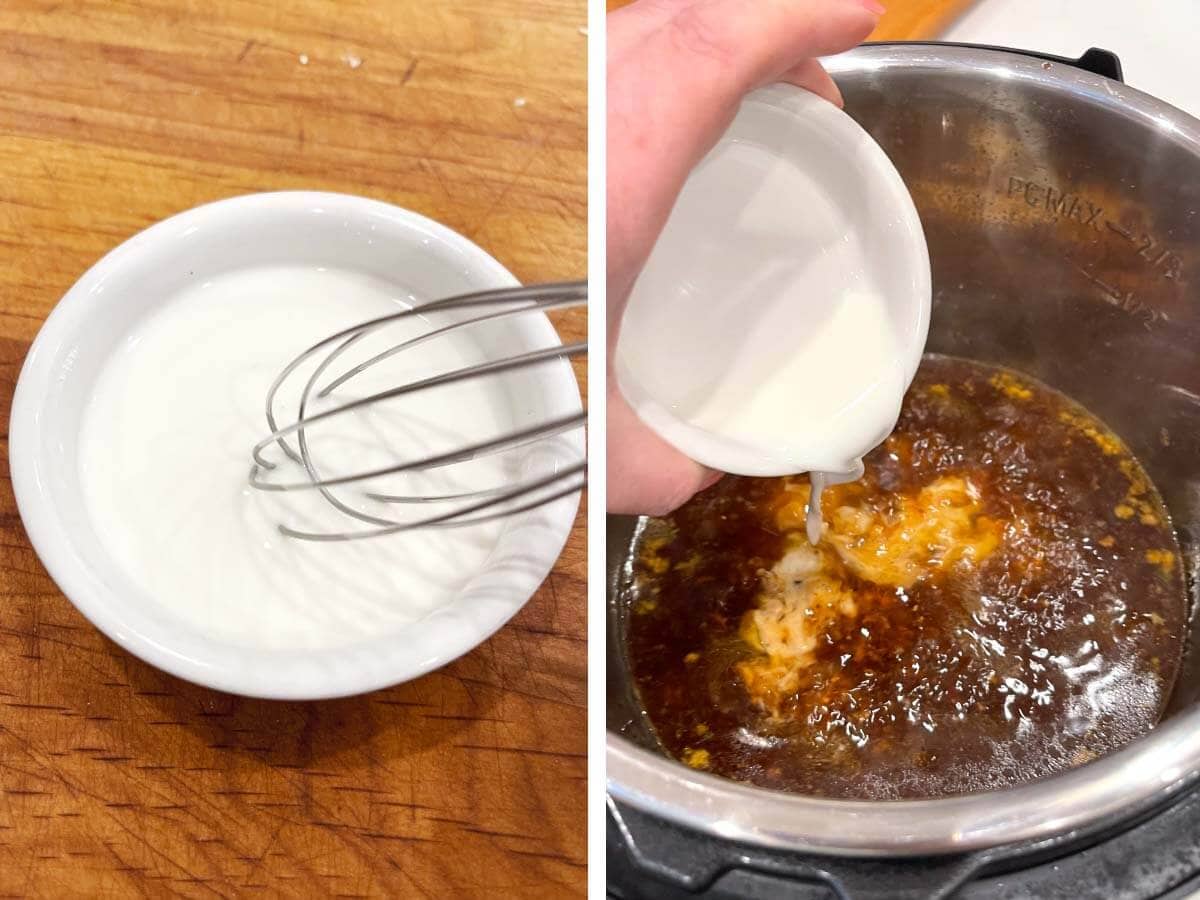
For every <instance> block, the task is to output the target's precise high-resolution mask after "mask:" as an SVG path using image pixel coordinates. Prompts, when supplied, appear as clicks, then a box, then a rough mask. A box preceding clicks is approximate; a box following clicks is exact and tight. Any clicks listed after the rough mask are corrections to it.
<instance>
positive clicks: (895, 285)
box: [614, 84, 932, 475]
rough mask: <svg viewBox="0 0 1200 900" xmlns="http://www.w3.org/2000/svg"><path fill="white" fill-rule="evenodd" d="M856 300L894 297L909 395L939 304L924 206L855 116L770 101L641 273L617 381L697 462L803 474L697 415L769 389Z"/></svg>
mask: <svg viewBox="0 0 1200 900" xmlns="http://www.w3.org/2000/svg"><path fill="white" fill-rule="evenodd" d="M850 239H852V240H853V242H851V240H850ZM847 292H860V293H868V294H872V295H877V296H879V297H881V298H882V299H883V305H884V307H885V312H886V321H887V322H888V324H889V325H890V327H891V332H892V333H893V334H894V335H895V337H896V344H897V346H898V347H899V348H900V351H901V356H902V359H901V360H900V362H901V363H902V367H903V372H904V373H906V376H907V377H906V379H905V381H904V386H907V384H908V383H909V382H910V381H911V380H912V377H913V375H914V374H916V371H917V366H918V365H919V364H920V361H921V354H922V352H923V350H924V346H925V337H926V333H927V331H928V327H929V311H930V301H931V294H932V291H931V277H930V269H929V252H928V249H927V248H926V244H925V235H924V231H923V230H922V227H921V221H920V218H919V217H918V215H917V210H916V207H915V205H914V204H913V200H912V197H911V195H910V194H909V191H908V189H907V188H906V187H905V185H904V181H903V180H902V179H901V177H900V174H899V172H897V171H896V167H895V166H894V165H892V162H891V160H889V159H888V157H887V155H886V154H885V153H884V151H883V149H882V148H881V147H880V146H879V144H877V143H876V142H875V140H874V139H873V138H872V137H871V136H870V135H869V134H868V133H867V132H866V131H865V130H864V129H863V128H862V126H860V125H859V124H858V123H857V122H855V121H854V120H853V119H852V118H851V117H850V116H848V115H847V114H846V113H844V112H843V111H842V110H840V109H838V108H837V107H836V106H834V105H833V104H832V103H829V102H827V101H825V100H822V99H821V98H819V97H817V96H816V95H815V94H812V93H809V92H808V91H805V90H801V89H800V88H797V87H794V86H792V85H786V84H777V85H772V86H770V87H766V88H762V89H760V90H758V91H755V92H753V93H751V94H750V95H748V96H747V97H746V98H745V100H744V101H743V102H742V105H741V108H740V109H739V111H738V114H737V116H736V118H735V119H734V121H733V123H732V124H731V125H730V127H729V129H728V130H727V131H726V132H725V134H724V135H723V136H722V138H721V140H720V141H719V142H718V143H717V146H716V147H714V148H713V150H712V151H711V152H710V153H709V154H708V155H707V156H706V157H705V158H704V159H703V160H702V161H701V162H700V164H699V165H698V166H697V167H696V169H695V170H694V171H693V172H692V174H691V176H690V177H689V179H688V181H687V183H686V184H685V186H684V188H683V190H682V191H681V192H680V195H679V198H678V200H677V202H676V204H675V207H674V209H673V210H672V213H671V216H670V218H669V219H668V221H667V224H666V226H665V227H664V229H663V231H662V234H661V235H660V236H659V238H658V241H657V242H656V244H655V246H654V250H653V252H652V253H651V255H650V258H649V259H648V260H647V262H646V265H645V267H644V268H643V270H642V272H641V274H640V275H639V276H638V280H637V283H636V284H635V285H634V288H633V291H632V294H631V295H630V298H629V304H628V306H627V307H626V310H625V313H624V316H623V318H622V323H621V333H620V338H619V341H618V345H617V351H616V357H615V366H614V369H615V374H616V377H617V379H618V383H619V384H620V386H621V389H622V392H623V393H624V395H625V398H626V399H627V400H628V401H629V403H630V405H631V406H632V407H633V409H634V411H635V412H637V414H638V416H639V417H640V418H641V419H642V420H643V421H644V422H645V423H646V424H647V425H649V426H650V427H651V428H652V429H654V431H655V432H657V433H658V434H659V435H660V436H661V437H662V438H663V439H664V440H666V441H667V442H668V443H670V444H672V445H674V446H675V447H676V448H677V449H678V450H680V451H682V452H683V453H685V454H687V455H688V456H690V457H691V458H692V459H695V460H698V461H699V462H701V463H703V464H705V465H707V466H710V467H712V468H714V469H719V470H721V471H725V472H734V473H737V474H740V475H788V474H793V473H795V472H796V468H795V465H796V461H795V460H794V459H792V458H791V457H790V455H789V454H788V453H786V452H780V448H779V447H777V446H774V445H773V443H772V442H771V440H770V439H769V438H766V437H765V436H764V441H763V443H762V444H761V445H757V446H755V445H751V443H750V442H749V440H747V439H746V438H744V437H743V438H742V439H734V438H732V437H730V436H728V435H725V434H722V433H720V432H718V431H716V430H709V429H706V428H705V427H703V426H701V425H699V424H698V423H697V422H695V421H693V419H692V416H690V415H689V410H690V409H694V408H695V407H697V405H698V404H702V403H703V402H704V400H703V398H707V397H710V396H713V395H715V394H717V393H718V392H723V393H724V394H726V395H729V394H731V393H733V394H737V395H740V396H747V395H749V394H750V393H752V392H754V391H756V389H758V388H760V387H761V385H762V384H763V383H764V378H769V377H770V375H769V374H768V373H773V372H776V371H780V370H782V369H784V368H785V367H786V366H787V365H788V361H789V360H790V359H791V358H793V357H794V356H795V353H796V347H797V346H798V345H800V344H802V343H803V341H804V340H805V339H806V337H807V336H808V335H809V334H811V328H810V327H809V326H811V324H812V323H813V322H815V321H819V320H820V319H821V318H822V317H824V316H826V315H828V310H829V309H831V308H832V306H833V304H834V303H835V302H837V301H838V300H840V298H841V297H842V296H843V295H844V294H845V293H847ZM829 377H830V378H837V372H836V371H831V372H829ZM811 389H812V390H820V385H819V384H814V385H811ZM797 400H798V401H800V400H802V398H797ZM781 413H785V411H783V410H781ZM888 430H890V427H889V429H888ZM886 434H887V432H886V431H885V432H884V433H883V434H880V435H879V436H878V439H879V440H882V439H883V438H884V437H886ZM811 439H812V440H814V441H816V442H818V443H819V442H820V441H821V438H820V436H817V435H814V436H811ZM866 449H870V448H866Z"/></svg>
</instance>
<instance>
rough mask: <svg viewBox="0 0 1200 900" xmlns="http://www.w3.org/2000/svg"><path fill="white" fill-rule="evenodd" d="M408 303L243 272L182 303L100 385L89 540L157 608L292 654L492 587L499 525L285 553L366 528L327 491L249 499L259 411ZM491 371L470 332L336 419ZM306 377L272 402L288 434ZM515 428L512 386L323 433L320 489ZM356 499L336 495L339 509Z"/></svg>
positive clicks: (377, 375)
mask: <svg viewBox="0 0 1200 900" xmlns="http://www.w3.org/2000/svg"><path fill="white" fill-rule="evenodd" d="M413 299H414V298H412V297H410V296H407V295H406V294H405V292H404V291H403V290H402V289H400V288H398V287H397V286H396V285H394V284H392V283H390V282H388V281H385V280H382V279H379V278H375V277H372V276H369V275H366V274H363V273H359V272H352V271H348V270H337V269H333V268H323V267H322V268H317V267H308V266H298V265H288V266H269V267H260V268H245V269H236V270H233V271H231V272H226V273H224V274H221V275H218V276H215V277H213V278H212V279H211V280H209V281H205V282H203V283H200V284H197V285H195V286H193V287H189V288H186V289H184V290H183V291H181V292H180V293H178V294H177V295H175V296H173V297H170V298H167V299H166V300H164V302H163V303H162V305H161V307H160V308H159V309H156V310H155V311H153V312H152V313H151V314H150V315H149V316H147V317H145V318H144V319H143V320H142V321H140V322H139V323H137V324H136V326H135V327H134V329H133V330H132V331H131V332H130V333H129V334H128V336H127V337H126V338H125V339H124V341H123V342H121V343H120V344H119V345H118V346H117V348H116V350H115V351H114V352H113V354H112V356H111V358H110V359H109V360H108V362H107V363H106V364H105V365H104V367H103V369H102V371H101V374H100V377H99V379H98V381H97V383H96V385H95V389H94V394H93V397H92V399H91V402H90V404H89V406H88V408H87V410H86V412H85V414H84V417H83V421H82V429H81V435H80V447H81V452H80V454H79V460H80V469H81V472H80V483H81V485H82V488H83V492H84V497H85V500H86V506H87V510H88V514H89V516H90V517H91V519H92V522H93V526H94V529H95V531H96V532H97V533H98V534H99V535H100V537H101V541H102V543H103V544H104V546H105V549H106V550H107V552H109V553H110V554H111V555H112V556H113V558H114V560H115V561H116V562H117V563H118V564H119V565H120V566H121V567H122V568H123V569H125V570H126V571H127V572H128V574H129V576H130V578H131V579H132V580H133V581H134V582H135V583H136V584H137V585H138V586H139V587H140V588H141V589H142V590H143V591H144V592H145V594H146V596H148V597H151V598H153V599H154V601H155V602H156V603H158V604H161V606H162V607H164V608H165V610H167V611H168V612H169V613H170V614H171V615H172V616H174V617H177V618H178V619H180V620H182V621H183V623H185V624H186V626H187V627H189V628H190V629H194V630H195V631H196V632H197V633H199V634H202V635H207V636H209V637H211V638H212V639H214V640H217V641H221V642H223V643H226V644H231V645H235V646H242V647H245V648H247V649H251V648H254V649H290V650H304V649H318V648H336V647H340V646H348V645H352V644H354V643H355V642H358V641H362V640H367V639H374V638H378V637H379V636H381V635H386V634H388V633H391V632H396V631H398V630H399V629H401V628H402V627H403V626H405V625H406V624H408V623H411V622H413V621H414V620H417V619H419V618H421V617H422V616H424V615H425V614H427V613H428V612H429V611H431V610H433V609H436V608H439V607H442V606H444V605H446V604H448V603H450V602H452V601H453V600H454V599H455V598H456V597H457V596H458V594H459V592H460V591H461V590H462V588H463V587H464V586H465V585H466V584H467V583H468V582H469V580H470V579H471V578H472V577H473V576H474V575H475V574H476V573H477V572H479V571H480V570H481V569H482V568H483V567H484V565H485V563H486V561H487V559H488V557H489V554H490V553H491V552H492V550H493V548H494V547H495V546H496V543H497V540H498V538H499V535H500V533H501V531H502V529H503V528H504V525H503V524H502V523H487V524H483V525H475V526H471V527H469V528H454V529H442V530H436V531H428V530H425V531H419V532H413V533H406V534H401V535H394V536H389V537H384V538H373V539H368V540H356V541H350V542H340V543H316V542H309V541H300V540H296V539H294V538H289V537H285V536H283V535H281V534H280V533H279V531H278V527H277V526H278V524H280V523H287V524H289V525H292V526H293V527H298V528H302V529H311V530H321V531H344V530H364V529H369V527H370V526H369V525H366V524H364V523H361V522H358V521H356V520H354V519H352V518H350V517H347V516H345V515H343V514H341V513H339V512H337V511H336V510H335V509H333V507H331V506H330V505H329V504H328V503H327V502H326V501H325V500H324V499H323V498H322V497H321V496H320V495H319V494H318V493H317V492H316V491H304V492H296V491H291V492H287V493H272V492H263V491H259V490H255V489H253V488H251V487H250V486H249V484H248V474H249V470H250V464H251V456H250V451H251V448H252V447H253V446H254V444H255V443H256V442H258V441H259V440H261V439H262V438H264V437H265V436H266V435H267V434H268V433H269V429H268V428H267V425H266V418H265V414H264V406H265V398H266V395H267V391H268V389H269V387H270V385H271V383H272V381H273V380H274V379H275V377H276V376H277V375H278V374H279V372H280V370H281V369H282V368H283V367H284V366H285V365H286V364H287V363H288V362H289V361H290V360H291V359H292V358H294V357H295V356H296V355H297V354H298V353H299V352H301V351H302V350H304V349H306V348H307V347H309V346H311V345H312V344H314V343H315V342H317V341H318V340H321V339H322V338H325V337H326V336H328V335H330V334H333V333H334V332H337V331H339V330H341V329H343V328H347V327H350V326H353V325H356V324H358V323H360V322H363V321H366V320H368V319H373V318H376V317H379V316H382V315H386V314H388V313H391V312H395V311H398V310H399V309H402V308H405V307H406V306H408V305H411V302H412V300H413ZM422 299H427V298H422ZM429 327H430V326H429V324H428V323H426V322H424V321H422V320H421V319H410V320H407V321H406V322H405V323H404V324H403V325H400V326H393V327H391V328H389V329H387V330H385V332H384V333H382V334H380V335H378V336H372V337H371V338H369V339H368V340H366V341H364V342H362V344H361V347H356V348H355V350H354V353H353V354H352V356H351V357H349V358H352V359H353V360H354V361H358V360H362V359H365V358H367V356H369V355H370V354H372V353H373V352H376V351H378V350H379V349H381V348H382V347H384V346H387V345H388V344H391V343H395V342H396V341H398V340H400V339H402V338H403V337H405V336H411V335H412V334H415V333H417V332H425V331H427V330H429ZM484 356H485V351H484V349H483V348H482V347H481V346H480V345H479V344H478V343H477V342H476V341H475V340H474V339H473V338H472V337H471V335H470V333H469V332H468V333H467V334H465V335H464V334H462V333H457V334H456V336H455V337H452V338H447V339H438V340H436V341H431V342H429V343H427V344H423V345H420V346H418V347H415V348H412V349H410V350H406V351H405V352H403V353H401V354H398V355H397V356H396V357H393V358H392V359H391V360H389V361H387V362H386V363H384V364H381V365H379V366H376V367H373V368H372V369H370V370H368V371H366V372H365V373H363V375H362V376H360V377H359V378H356V379H355V380H354V381H352V382H349V383H347V384H346V385H345V386H344V388H343V389H340V390H339V392H338V393H337V395H335V397H334V398H333V399H334V400H338V399H340V400H341V401H345V400H347V399H354V398H356V397H361V396H365V395H367V394H369V393H373V392H376V391H380V390H385V389H387V388H390V387H394V386H396V385H398V384H402V383H406V382H410V381H414V380H416V379H417V378H420V377H425V376H427V375H429V374H431V373H434V372H440V371H446V370H449V369H452V368H457V367H459V366H463V365H470V364H471V363H474V362H479V361H481V360H482V359H483V358H484ZM347 367H348V366H347ZM342 370H344V369H341V368H339V371H342ZM302 371H303V373H304V377H303V378H299V379H294V380H293V381H291V382H289V386H290V387H291V388H292V389H291V390H290V391H287V392H285V394H284V395H281V397H282V401H281V403H280V404H279V406H278V409H279V410H280V412H281V419H280V422H279V424H280V425H283V424H286V423H288V422H290V421H292V420H293V418H294V414H295V408H296V398H297V396H298V391H299V387H300V386H301V385H302V384H303V382H304V380H306V378H307V374H308V373H309V372H311V371H312V367H311V366H309V367H308V368H306V369H304V370H302ZM329 378H330V376H328V375H327V376H326V377H325V379H324V380H325V382H327V381H328V380H329ZM330 405H332V404H331V403H330V402H328V401H326V402H323V403H321V404H320V405H319V407H318V408H327V407H329V406H330ZM514 425H515V417H514V414H513V409H512V403H511V401H510V398H509V396H508V394H507V392H506V389H505V386H504V384H503V383H498V382H496V381H488V380H483V381H472V382H466V383H460V384H457V385H454V386H453V387H447V388H441V389H437V390H433V391H430V392H426V393H419V394H416V395H413V396H411V397H408V398H404V399H397V400H392V401H389V402H387V403H384V404H379V405H374V406H371V407H369V408H366V409H364V410H363V411H360V412H355V413H354V414H351V415H348V416H345V417H342V418H338V419H331V420H329V421H327V422H325V423H321V424H320V425H315V426H313V427H312V428H311V429H310V431H309V440H310V446H311V448H312V450H313V455H314V458H315V460H316V462H317V465H318V467H319V469H320V471H321V473H322V474H323V475H331V476H332V475H345V474H350V473H353V472H359V471H365V470H368V469H371V468H374V467H378V466H384V465H388V464H394V463H396V462H398V461H402V460H404V459H411V458H415V457H419V456H424V455H428V454H429V453H431V452H436V451H438V450H439V449H446V448H448V447H451V446H454V445H456V444H463V443H468V442H471V441H475V440H479V439H481V438H484V437H487V436H491V435H496V434H501V433H503V432H504V431H506V430H511V429H512V428H513V427H514ZM293 440H294V438H293ZM293 445H294V444H293ZM268 454H269V458H270V459H271V460H273V461H280V462H284V463H286V465H281V467H280V468H279V469H278V470H276V471H274V472H271V473H270V474H269V478H270V480H271V481H275V482H298V481H303V480H304V476H305V473H304V471H303V469H302V468H301V467H300V466H299V465H298V464H295V463H291V462H288V461H286V460H285V458H284V457H283V455H282V454H281V453H280V452H279V451H278V448H275V447H272V448H270V450H269V451H268ZM512 466H513V463H512V461H510V460H503V459H491V460H486V461H474V462H472V463H471V464H470V465H469V467H468V466H455V467H452V468H447V469H440V470H436V471H431V472H429V473H426V474H423V475H407V476H392V477H391V478H389V479H385V480H382V481H381V480H378V479H377V480H376V481H374V482H372V485H371V486H372V487H373V488H379V487H381V486H385V487H386V488H387V489H389V490H391V491H393V492H396V493H403V492H408V493H412V492H422V491H438V490H443V489H450V490H455V489H468V488H475V487H481V486H485V485H488V484H495V483H504V482H505V481H507V480H510V478H511V477H512V476H513V474H514V472H513V471H510V469H511V468H512ZM358 493H359V492H358V491H352V492H346V491H345V490H342V491H341V492H339V497H341V498H343V499H347V500H351V499H352V498H354V497H357V496H358ZM353 502H355V503H356V505H358V504H359V503H361V502H365V501H353ZM411 509H413V508H412V507H410V508H409V510H411ZM409 510H406V509H404V508H399V509H396V508H392V509H390V510H389V509H383V508H382V507H381V506H379V505H376V508H375V509H372V510H371V511H372V512H375V511H382V512H384V513H385V514H387V513H390V514H393V515H397V514H398V515H400V516H405V515H410V516H411V515H412V514H413V513H412V512H410V511H409ZM420 511H421V512H425V513H427V511H428V507H423V508H420Z"/></svg>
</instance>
